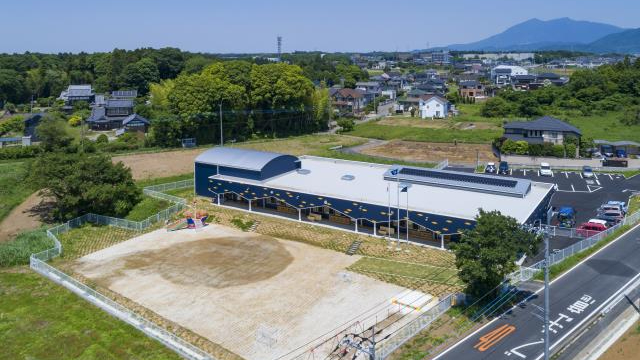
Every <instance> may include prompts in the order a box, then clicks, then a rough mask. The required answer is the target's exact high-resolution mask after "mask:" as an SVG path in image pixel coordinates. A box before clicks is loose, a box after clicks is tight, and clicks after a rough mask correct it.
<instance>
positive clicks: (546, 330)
mask: <svg viewBox="0 0 640 360" xmlns="http://www.w3.org/2000/svg"><path fill="white" fill-rule="evenodd" d="M542 236H543V237H544V360H549V355H550V354H549V236H548V235H547V232H546V231H543V233H542Z"/></svg>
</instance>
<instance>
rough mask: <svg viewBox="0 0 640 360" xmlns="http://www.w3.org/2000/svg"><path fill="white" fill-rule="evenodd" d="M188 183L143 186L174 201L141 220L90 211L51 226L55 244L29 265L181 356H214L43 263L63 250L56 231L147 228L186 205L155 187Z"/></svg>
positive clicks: (207, 359)
mask: <svg viewBox="0 0 640 360" xmlns="http://www.w3.org/2000/svg"><path fill="white" fill-rule="evenodd" d="M190 186H193V180H187V181H182V182H176V183H171V184H163V185H156V186H152V187H149V188H145V189H144V192H145V194H147V195H149V196H152V197H158V198H161V199H165V200H169V201H172V202H174V205H172V206H171V207H169V208H167V209H164V210H162V211H160V212H158V213H157V214H155V215H152V216H150V217H148V218H147V219H145V220H142V221H131V220H127V219H120V218H115V217H111V216H103V215H97V214H91V213H90V214H85V215H82V216H79V217H77V218H75V219H72V220H69V221H67V222H66V223H64V224H60V225H57V226H54V227H52V228H50V229H48V230H47V236H48V237H49V238H50V239H52V240H53V242H54V247H53V248H51V249H47V250H44V251H42V252H39V253H36V254H31V257H30V258H29V266H30V267H31V269H33V270H34V271H35V272H37V273H39V274H41V275H43V276H46V277H47V278H49V279H51V280H52V281H54V282H55V283H57V284H60V285H62V286H64V287H65V288H67V289H69V290H71V291H72V292H74V293H75V294H77V295H78V296H80V297H82V298H83V299H85V300H87V301H88V302H90V303H92V304H94V305H95V306H97V307H99V308H101V309H102V310H104V311H106V312H108V313H109V314H111V315H113V316H115V317H116V318H118V319H120V320H122V321H124V322H126V323H127V324H130V325H132V326H134V327H135V328H136V329H138V330H140V331H142V332H144V333H145V334H146V335H147V336H149V337H151V338H153V339H156V340H158V341H159V342H161V343H162V344H164V345H165V346H167V347H168V348H170V349H171V350H173V351H175V352H176V353H178V354H179V355H180V356H182V357H184V358H186V359H189V360H215V358H213V357H212V356H211V355H209V354H208V353H207V352H205V351H204V350H202V349H200V348H198V347H196V346H194V345H192V344H190V343H188V342H187V341H185V340H183V339H182V338H180V337H178V336H176V335H174V334H173V333H171V332H169V331H167V330H165V329H163V328H161V327H159V326H158V325H156V324H154V323H153V322H151V321H149V320H147V319H146V318H144V317H142V316H140V315H138V314H136V313H135V312H134V311H132V310H129V309H127V308H126V307H124V306H122V305H121V304H119V303H117V302H115V301H113V300H111V299H110V298H108V297H106V296H104V295H102V294H100V293H99V292H97V291H95V290H94V289H92V288H90V287H88V286H86V285H84V284H82V283H81V282H79V281H77V280H75V279H74V278H72V277H71V276H69V275H67V274H65V273H63V272H62V271H60V270H58V269H56V268H54V267H53V266H51V265H49V264H47V263H46V261H49V260H51V259H53V258H55V257H58V256H60V255H61V254H62V251H63V249H62V244H61V243H60V241H59V240H58V235H60V234H62V233H65V232H67V231H69V230H71V229H73V228H77V227H80V226H82V225H83V224H85V223H94V224H100V225H109V226H114V227H119V228H123V229H128V230H137V231H141V230H144V229H147V228H149V227H150V226H151V225H152V224H154V223H156V222H158V221H162V220H166V219H169V218H170V217H171V215H173V214H175V213H177V212H178V211H180V210H181V209H183V208H184V207H186V200H185V199H182V198H178V197H175V196H171V195H167V194H162V193H160V192H159V191H157V189H167V190H170V189H180V188H187V187H190ZM158 194H162V195H167V196H169V197H171V198H176V199H179V200H180V201H173V200H172V199H171V198H165V197H162V196H160V195H158Z"/></svg>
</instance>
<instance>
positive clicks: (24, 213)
mask: <svg viewBox="0 0 640 360" xmlns="http://www.w3.org/2000/svg"><path fill="white" fill-rule="evenodd" d="M41 200H42V198H41V197H40V196H38V193H37V192H35V193H33V194H31V195H30V196H29V197H28V198H27V199H26V200H25V201H23V202H22V204H20V205H18V206H17V207H16V208H15V209H13V210H11V212H10V213H9V215H7V217H6V218H4V219H3V220H2V223H0V242H3V241H8V240H9V239H11V238H13V237H14V236H15V235H17V234H19V233H20V232H22V231H25V230H33V229H36V228H38V227H40V226H41V225H42V221H41V220H40V216H39V215H38V214H37V212H36V211H35V208H36V207H37V206H38V205H39V204H40V201H41Z"/></svg>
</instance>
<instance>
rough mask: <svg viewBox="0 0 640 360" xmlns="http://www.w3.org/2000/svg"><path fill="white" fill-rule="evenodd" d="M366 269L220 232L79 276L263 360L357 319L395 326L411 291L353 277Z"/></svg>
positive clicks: (169, 240)
mask: <svg viewBox="0 0 640 360" xmlns="http://www.w3.org/2000/svg"><path fill="white" fill-rule="evenodd" d="M358 259H359V257H358V256H347V255H344V254H341V253H336V252H334V251H330V250H324V249H319V248H316V247H313V246H310V245H306V244H303V243H299V242H292V241H283V240H279V239H275V238H272V237H268V236H264V235H258V234H255V233H246V232H241V231H239V230H236V229H233V228H229V227H225V226H220V225H210V226H207V227H206V228H204V229H203V230H201V231H199V232H196V231H195V230H181V231H176V232H167V231H166V230H164V229H161V230H157V231H154V232H151V233H148V234H145V235H142V236H140V237H137V238H134V239H130V240H128V241H125V242H122V243H119V244H117V245H114V246H112V247H110V248H107V249H104V250H101V251H98V252H95V253H93V254H90V255H87V256H85V257H83V258H81V259H79V260H78V261H77V262H76V264H75V265H74V270H75V271H76V272H78V273H80V274H82V275H83V276H85V277H87V278H89V279H91V280H92V281H95V282H96V283H97V284H99V285H101V286H104V287H107V288H109V289H110V290H111V291H114V292H116V293H119V294H120V295H122V296H124V297H127V298H129V299H131V300H132V301H134V302H136V303H138V304H140V305H142V306H144V307H146V308H148V309H150V310H151V311H154V312H155V313H157V314H159V315H160V316H162V317H164V318H166V319H168V320H170V321H173V322H175V323H178V324H180V325H181V326H183V327H185V328H188V329H190V330H192V331H194V332H196V333H198V334H199V335H201V336H203V337H205V338H208V339H209V340H211V341H212V342H214V343H217V344H220V345H222V346H224V347H225V348H227V349H229V350H230V351H232V352H234V353H236V354H238V355H240V356H242V357H244V358H246V359H250V360H253V359H255V360H258V359H260V360H263V359H271V358H277V357H278V356H281V355H284V354H286V353H288V352H289V351H290V350H293V349H296V348H298V347H300V346H303V345H305V344H306V343H307V342H308V341H310V340H313V339H315V338H317V337H320V336H321V335H323V334H325V333H328V332H331V331H332V330H334V329H335V328H336V327H338V326H340V325H343V324H344V323H345V322H346V321H348V320H349V319H356V321H357V320H360V323H361V324H362V325H366V324H369V325H372V324H373V322H374V321H375V319H376V317H377V319H378V320H382V319H384V318H385V317H386V316H388V314H389V313H390V311H391V310H390V309H391V304H390V300H391V299H392V298H393V297H394V296H398V294H399V293H401V292H402V291H404V290H406V289H405V288H402V287H399V286H396V285H391V284H387V283H384V282H381V281H378V280H374V279H372V278H369V277H366V276H362V275H359V274H355V273H351V272H348V271H346V270H345V268H346V267H348V266H349V265H351V264H353V263H354V262H355V261H357V260H358ZM365 309H369V313H368V314H367V316H368V317H364V315H362V313H363V311H365ZM358 316H363V317H362V318H361V319H359V318H358ZM352 321H353V320H352ZM333 346H334V345H331V346H329V347H333ZM303 347H304V346H303ZM305 349H306V348H305ZM316 355H319V353H316ZM285 358H286V357H285ZM323 358H324V356H323Z"/></svg>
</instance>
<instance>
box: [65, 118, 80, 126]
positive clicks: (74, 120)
mask: <svg viewBox="0 0 640 360" xmlns="http://www.w3.org/2000/svg"><path fill="white" fill-rule="evenodd" d="M67 123H69V125H70V126H79V125H80V124H81V123H82V118H81V117H80V116H78V115H73V116H72V117H70V118H69V120H67Z"/></svg>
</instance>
